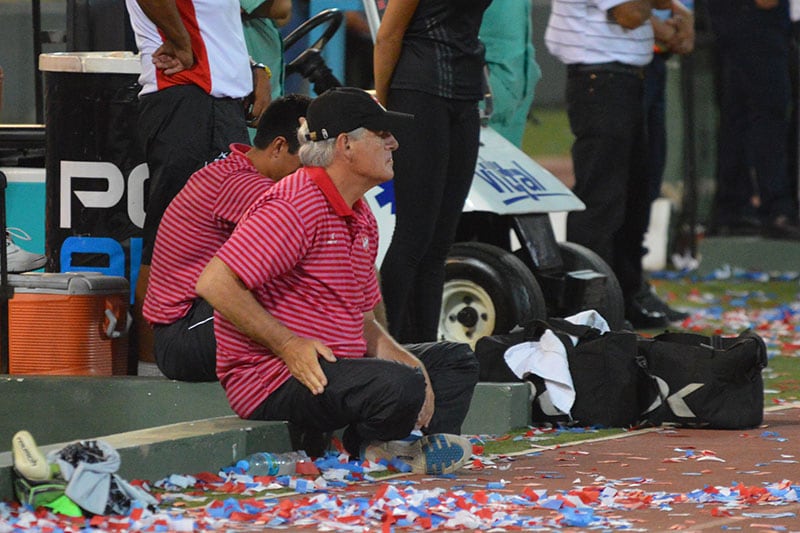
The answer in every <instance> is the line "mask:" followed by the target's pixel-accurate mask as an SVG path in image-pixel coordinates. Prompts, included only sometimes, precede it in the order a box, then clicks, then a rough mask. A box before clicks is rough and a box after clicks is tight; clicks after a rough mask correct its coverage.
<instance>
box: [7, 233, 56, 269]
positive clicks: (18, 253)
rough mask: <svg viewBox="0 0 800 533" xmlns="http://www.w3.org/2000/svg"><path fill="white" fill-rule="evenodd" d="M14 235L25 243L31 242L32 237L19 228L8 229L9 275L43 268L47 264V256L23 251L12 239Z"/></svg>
mask: <svg viewBox="0 0 800 533" xmlns="http://www.w3.org/2000/svg"><path fill="white" fill-rule="evenodd" d="M12 235H13V236H14V237H16V238H17V239H20V240H23V241H29V240H31V237H30V235H28V234H27V233H25V232H24V231H23V230H21V229H19V228H6V257H7V259H8V271H9V273H11V274H20V273H22V272H30V271H31V270H37V269H39V268H42V267H43V266H44V264H45V263H47V256H45V255H42V254H34V253H31V252H28V251H25V250H23V249H22V248H20V247H19V245H17V244H16V243H15V242H14V240H13V239H12V238H11V237H12Z"/></svg>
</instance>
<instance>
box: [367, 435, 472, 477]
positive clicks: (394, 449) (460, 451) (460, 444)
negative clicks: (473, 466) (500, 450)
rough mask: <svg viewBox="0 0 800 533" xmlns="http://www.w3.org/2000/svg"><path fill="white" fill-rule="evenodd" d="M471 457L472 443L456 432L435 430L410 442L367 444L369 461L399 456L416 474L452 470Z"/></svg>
mask: <svg viewBox="0 0 800 533" xmlns="http://www.w3.org/2000/svg"><path fill="white" fill-rule="evenodd" d="M471 456H472V443H470V441H469V439H466V438H464V437H461V436H458V435H449V434H445V433H436V434H433V435H425V436H424V437H421V438H420V439H417V440H416V441H413V442H410V443H409V442H404V441H389V442H384V443H382V444H380V445H377V446H371V447H369V449H368V451H367V459H369V460H371V461H375V460H380V459H386V460H388V461H390V460H392V459H395V458H396V459H399V460H400V461H403V462H404V463H406V464H408V465H409V466H410V467H411V471H412V472H413V473H415V474H431V475H441V474H450V473H452V472H455V471H456V470H458V469H459V468H461V467H462V466H464V465H465V464H466V462H467V461H468V460H469V458H470V457H471Z"/></svg>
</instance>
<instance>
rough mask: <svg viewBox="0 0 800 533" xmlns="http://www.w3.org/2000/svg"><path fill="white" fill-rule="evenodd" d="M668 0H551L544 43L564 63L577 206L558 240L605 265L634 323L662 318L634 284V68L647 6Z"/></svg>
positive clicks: (641, 166)
mask: <svg viewBox="0 0 800 533" xmlns="http://www.w3.org/2000/svg"><path fill="white" fill-rule="evenodd" d="M671 4H672V0H553V6H552V12H551V14H550V19H549V21H548V23H547V30H546V32H545V43H546V44H547V48H548V49H549V50H550V53H552V54H553V55H554V56H556V57H557V58H558V59H559V60H561V62H562V63H565V64H566V65H567V89H566V97H567V114H568V116H569V124H570V129H571V130H572V133H573V134H574V135H575V143H574V144H573V146H572V162H573V165H574V167H575V186H574V188H573V191H574V192H575V194H576V195H577V196H578V198H580V199H581V200H582V201H583V203H584V204H586V210H585V211H573V212H572V213H570V214H569V217H568V218H567V239H568V240H570V241H572V242H574V243H577V244H581V245H583V246H586V247H587V248H589V249H590V250H592V251H594V252H595V253H597V254H598V255H599V256H600V257H601V258H603V260H604V261H605V262H606V263H608V265H609V266H610V267H611V268H612V270H613V271H614V274H615V275H616V277H617V279H618V280H619V284H620V287H621V288H622V294H623V298H624V299H625V318H626V319H627V320H629V321H630V322H631V324H632V325H633V326H634V327H642V328H656V327H664V326H667V325H668V321H667V318H666V315H665V314H664V313H663V312H661V311H658V310H654V309H647V308H646V307H644V305H643V304H642V302H641V301H639V300H638V299H637V298H636V296H637V294H638V293H639V290H640V289H641V287H642V256H643V255H644V254H643V251H644V250H643V246H642V244H643V242H644V234H645V232H646V231H647V226H648V223H649V215H650V197H649V195H648V179H647V158H648V153H647V137H646V135H645V134H644V118H643V94H644V92H643V91H644V67H645V65H647V64H648V63H649V62H650V60H651V59H652V57H653V45H654V44H655V40H654V37H653V28H652V26H651V25H650V16H651V14H652V11H653V9H654V8H655V9H669V8H671Z"/></svg>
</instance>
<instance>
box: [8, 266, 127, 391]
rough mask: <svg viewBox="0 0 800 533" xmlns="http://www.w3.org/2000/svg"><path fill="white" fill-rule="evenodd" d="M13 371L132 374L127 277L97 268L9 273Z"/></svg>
mask: <svg viewBox="0 0 800 533" xmlns="http://www.w3.org/2000/svg"><path fill="white" fill-rule="evenodd" d="M8 281H9V285H10V286H11V287H13V289H14V297H13V298H12V299H11V300H9V302H8V315H9V316H8V322H9V331H8V337H9V339H8V340H9V373H11V374H50V375H92V376H112V375H124V374H126V373H127V372H128V338H127V337H128V335H127V333H128V329H129V327H130V315H129V313H128V301H129V300H128V299H129V294H130V289H129V284H128V280H127V279H126V278H124V277H117V276H107V275H104V274H100V273H95V272H74V273H29V274H16V275H15V274H10V275H9V276H8Z"/></svg>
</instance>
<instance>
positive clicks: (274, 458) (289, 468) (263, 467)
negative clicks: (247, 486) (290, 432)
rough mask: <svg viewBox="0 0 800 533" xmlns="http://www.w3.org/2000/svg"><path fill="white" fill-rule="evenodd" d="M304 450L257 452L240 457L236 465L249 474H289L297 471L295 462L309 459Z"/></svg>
mask: <svg viewBox="0 0 800 533" xmlns="http://www.w3.org/2000/svg"><path fill="white" fill-rule="evenodd" d="M310 460H311V459H310V458H309V457H308V455H306V452H304V451H302V450H300V451H297V452H285V453H269V452H258V453H254V454H253V455H250V456H248V457H246V458H245V459H242V460H241V461H239V462H238V463H236V466H238V467H240V468H242V469H243V470H244V471H245V472H246V473H247V474H248V475H251V476H290V475H293V474H296V473H297V463H302V462H306V461H310Z"/></svg>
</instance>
